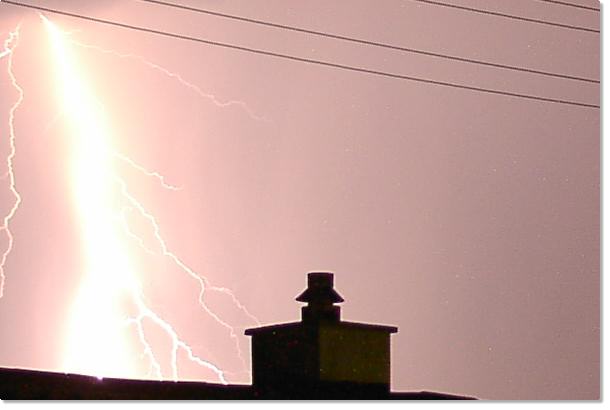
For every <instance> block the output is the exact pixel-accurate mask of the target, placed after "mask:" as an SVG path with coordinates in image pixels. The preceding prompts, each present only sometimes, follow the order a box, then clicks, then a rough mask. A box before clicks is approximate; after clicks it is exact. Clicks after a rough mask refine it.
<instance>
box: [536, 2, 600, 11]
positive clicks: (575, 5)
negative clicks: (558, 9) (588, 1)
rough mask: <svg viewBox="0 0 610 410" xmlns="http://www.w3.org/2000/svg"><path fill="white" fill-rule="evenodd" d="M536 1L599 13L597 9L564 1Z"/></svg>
mask: <svg viewBox="0 0 610 410" xmlns="http://www.w3.org/2000/svg"><path fill="white" fill-rule="evenodd" d="M537 1H543V2H545V3H555V4H559V5H562V6H568V7H576V8H579V9H585V10H593V11H597V12H599V9H596V8H595V7H589V6H583V5H581V4H574V3H568V2H566V1H558V0H537Z"/></svg>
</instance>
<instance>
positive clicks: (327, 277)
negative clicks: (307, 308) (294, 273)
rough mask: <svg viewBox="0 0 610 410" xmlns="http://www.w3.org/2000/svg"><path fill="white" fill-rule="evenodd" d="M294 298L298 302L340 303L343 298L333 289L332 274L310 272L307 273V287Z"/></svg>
mask: <svg viewBox="0 0 610 410" xmlns="http://www.w3.org/2000/svg"><path fill="white" fill-rule="evenodd" d="M296 300H297V301H298V302H307V303H311V302H322V303H330V304H333V303H341V302H343V301H344V300H343V298H342V297H341V295H339V294H338V293H337V291H335V290H334V289H333V274H332V273H329V272H310V273H308V274H307V289H305V291H304V292H303V293H301V294H300V295H299V296H297V298H296Z"/></svg>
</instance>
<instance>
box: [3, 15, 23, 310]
mask: <svg viewBox="0 0 610 410" xmlns="http://www.w3.org/2000/svg"><path fill="white" fill-rule="evenodd" d="M20 25H21V24H19V25H17V27H16V28H15V30H13V31H11V32H10V33H9V35H8V38H7V39H6V40H5V41H4V44H3V45H4V50H3V51H2V52H1V53H0V58H3V57H8V64H7V72H8V76H9V78H10V80H11V84H12V86H13V87H14V88H15V89H16V90H17V93H18V97H17V101H15V103H14V104H13V106H12V107H11V108H10V110H9V115H8V134H9V135H8V141H9V153H8V156H7V157H6V168H7V171H6V175H7V176H8V180H9V182H8V185H9V190H10V192H11V194H12V196H13V198H14V202H13V205H12V207H11V208H10V209H9V211H8V213H7V214H6V215H5V216H4V218H2V226H0V232H5V233H6V236H7V239H8V244H7V247H6V249H5V250H4V252H3V253H2V256H1V257H0V298H2V296H3V295H4V282H5V280H6V275H5V266H6V260H7V258H8V255H9V254H10V253H11V250H12V249H13V243H14V240H15V238H14V237H13V234H12V232H11V230H10V227H9V225H10V222H11V220H12V219H13V217H14V216H15V213H16V212H17V209H19V204H21V196H20V195H19V192H18V191H17V187H16V184H15V172H14V169H13V160H14V159H15V155H16V153H17V149H16V146H15V113H16V111H17V108H19V106H20V105H21V102H22V101H23V89H22V88H21V87H20V86H19V84H18V83H17V78H16V77H15V74H14V73H13V55H14V51H15V49H16V48H17V43H18V41H19V28H20Z"/></svg>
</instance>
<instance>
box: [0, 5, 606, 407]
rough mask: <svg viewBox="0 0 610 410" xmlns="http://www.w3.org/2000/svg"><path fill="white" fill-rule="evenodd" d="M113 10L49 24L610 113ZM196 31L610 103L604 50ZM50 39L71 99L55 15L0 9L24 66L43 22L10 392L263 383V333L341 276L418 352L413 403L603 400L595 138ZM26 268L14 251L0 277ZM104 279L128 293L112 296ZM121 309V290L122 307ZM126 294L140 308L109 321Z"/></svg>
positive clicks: (467, 25)
mask: <svg viewBox="0 0 610 410" xmlns="http://www.w3.org/2000/svg"><path fill="white" fill-rule="evenodd" d="M572 1H573V2H575V3H576V2H577V1H576V0H572ZM454 2H455V4H458V3H459V4H463V5H468V6H473V7H480V8H486V9H493V10H497V11H501V12H505V13H512V14H518V15H524V16H529V17H534V18H544V19H548V20H553V21H560V22H563V23H566V24H578V25H584V26H588V27H599V14H598V13H595V12H591V11H586V10H579V9H574V8H569V7H564V6H558V5H552V4H549V3H544V2H538V1H532V0H519V1H512V2H487V1H482V0H480V1H479V0H469V1H467V0H460V1H459V2H458V0H455V1H454ZM32 3H35V2H32ZM97 3H98V4H97V5H96V6H91V5H87V4H86V2H76V1H47V2H44V5H45V6H46V7H58V8H61V9H64V10H70V11H73V12H82V13H84V14H88V15H95V16H98V17H102V18H108V19H112V20H119V21H123V22H129V23H133V24H139V25H144V26H148V27H154V28H157V29H164V30H170V31H174V32H179V33H184V34H189V35H194V36H199V37H204V38H209V39H212V40H217V41H223V42H231V43H235V44H240V45H244V46H248V47H255V48H264V49H268V50H272V51H276V52H279V53H287V54H294V55H299V56H303V57H310V58H316V59H322V60H330V61H337V62H340V63H343V64H353V65H359V66H363V67H367V68H371V69H378V70H387V71H391V72H399V73H402V74H405V75H413V76H419V77H426V78H433V79H437V80H441V81H453V82H459V83H464V84H469V85H476V86H483V87H489V88H496V89H503V90H508V91H512V92H520V93H527V94H538V95H544V96H547V97H552V98H564V99H570V100H576V101H582V102H588V103H594V104H598V103H599V85H598V84H590V83H583V82H578V81H572V80H564V79H552V78H545V77H541V76H537V75H532V74H525V73H515V72H507V71H502V70H498V69H492V68H481V67H476V66H472V65H468V64H464V63H456V62H449V61H442V60H438V59H431V58H430V57H424V56H416V55H410V54H401V53H397V52H391V51H389V50H379V49H374V48H371V47H365V46H358V45H350V44H345V43H341V42H338V41H331V40H329V39H319V38H313V37H311V36H307V35H304V34H297V33H289V32H283V31H278V30H273V29H270V28H261V27H256V26H251V25H246V24H244V23H238V22H231V21H227V20H222V19H219V18H212V17H209V16H204V15H197V14H193V13H189V12H184V11H182V12H180V11H176V10H169V9H166V8H163V7H158V6H157V7H153V6H151V5H148V4H144V3H141V2H138V1H129V2H114V1H107V2H97ZM580 3H582V4H595V3H594V2H587V1H585V0H581V1H580ZM183 4H197V5H199V6H202V7H205V8H210V9H214V10H218V11H222V12H226V13H233V14H238V15H243V16H249V17H253V18H260V19H265V20H270V21H274V22H279V23H283V24H291V25H296V26H300V27H306V28H310V29H314V30H321V31H330V32H335V33H341V34H345V35H353V36H356V37H359V38H366V39H371V40H376V41H382V42H388V43H392V44H401V45H404V46H408V47H413V48H419V49H425V50H430V51H436V52H446V53H450V54H454V55H460V56H468V57H473V58H474V57H476V58H480V59H485V60H490V61H495V62H499V63H504V64H513V65H521V66H525V67H532V68H536V69H541V70H547V71H554V72H560V73H566V74H572V75H578V76H583V77H589V78H599V75H600V73H599V35H597V34H594V33H584V32H578V31H573V30H566V29H560V28H553V27H546V26H540V25H534V24H531V23H525V22H516V21H511V20H506V19H504V20H503V19H499V18H496V17H492V16H482V15H477V14H473V13H468V12H464V11H459V10H452V9H446V8H439V7H434V6H430V5H424V4H421V3H417V2H412V1H408V0H401V1H398V0H396V1H387V2H382V4H376V5H375V6H374V7H373V6H371V4H372V3H370V2H364V1H354V2H349V6H348V4H347V2H341V1H336V2H326V1H315V2H306V3H303V4H301V2H296V1H291V2H285V1H265V2H259V1H243V2H225V1H203V2H202V1H199V2H190V3H189V2H188V1H186V0H184V1H183ZM47 17H48V18H49V19H51V21H53V23H54V24H56V25H57V27H60V28H61V30H63V31H65V32H66V33H62V36H65V38H64V39H65V46H66V47H67V48H66V49H65V50H64V52H66V53H69V54H70V55H71V58H70V61H72V65H71V66H70V67H71V68H69V70H67V71H63V72H64V77H63V79H62V77H61V72H62V69H61V67H59V68H58V61H60V60H62V59H58V58H57V56H58V49H57V48H54V47H53V42H52V41H51V39H50V37H49V29H48V27H46V28H45V25H44V24H43V22H42V20H41V19H40V17H39V16H38V14H37V13H35V12H33V11H28V10H23V9H17V8H15V7H10V6H6V5H0V40H1V41H2V42H4V41H5V40H6V39H8V38H9V33H10V32H11V31H13V30H15V28H16V27H17V25H18V24H19V23H20V22H21V26H20V28H19V43H18V45H17V47H16V48H15V49H14V52H13V53H10V54H9V53H8V52H6V50H4V49H0V135H1V138H0V158H2V163H1V164H2V165H0V167H1V168H0V176H2V177H3V178H2V179H0V215H1V216H2V217H4V216H5V215H7V214H8V213H9V212H10V210H11V207H12V206H13V205H14V203H15V199H14V195H13V194H12V192H11V189H10V178H9V176H8V175H6V174H5V173H6V172H7V171H8V170H7V168H6V161H5V159H6V158H7V156H9V155H10V153H11V144H10V138H9V136H10V135H11V127H12V130H13V131H14V135H15V148H16V150H15V152H16V154H15V157H14V158H13V165H14V176H15V183H16V185H15V186H16V188H17V190H18V192H19V195H20V197H21V199H22V202H21V203H20V204H19V209H18V210H17V212H16V213H15V216H14V218H13V219H12V220H11V225H10V229H11V232H12V235H13V237H14V243H13V249H12V251H11V253H10V254H9V255H8V258H7V261H6V264H5V267H4V273H5V275H6V280H5V283H4V294H3V296H2V298H1V299H0V334H2V337H1V338H0V366H6V367H26V368H38V369H48V370H58V371H67V370H69V369H72V370H74V369H76V368H77V367H78V366H81V369H82V371H84V372H87V370H86V368H97V369H101V373H103V374H99V375H107V376H108V375H113V374H118V375H126V376H128V377H151V378H155V377H158V376H159V375H161V377H163V378H167V379H172V378H176V376H177V378H179V379H184V380H208V381H219V379H220V378H222V377H226V380H227V381H228V382H231V383H248V382H249V381H250V376H249V374H248V373H247V370H248V369H249V364H250V362H249V355H250V350H249V339H248V338H246V337H245V336H243V329H244V328H246V327H253V326H256V325H257V319H258V321H260V323H264V324H268V323H276V322H283V321H293V320H298V318H299V307H298V304H297V303H296V302H295V301H294V297H295V296H296V295H297V294H299V292H300V291H302V290H303V288H304V287H305V282H306V277H305V274H306V272H308V271H312V270H326V271H333V272H335V273H336V277H335V285H336V288H337V290H338V291H339V292H340V293H341V295H342V296H343V297H344V298H345V299H346V302H345V304H344V305H343V317H344V318H346V319H349V320H354V321H364V322H374V323H385V324H391V325H396V326H398V328H399V333H398V334H396V335H394V336H393V342H392V360H393V363H392V388H393V389H394V390H423V389H425V390H435V391H443V392H449V393H463V394H468V395H473V396H478V397H482V398H492V399H536V398H544V399H577V398H596V397H598V394H599V337H600V331H599V323H600V322H599V306H600V301H599V169H600V168H599V167H600V163H599V146H600V139H599V127H600V119H599V115H600V111H599V110H596V109H590V108H582V107H571V106H562V105H558V104H550V103H541V102H533V101H527V100H522V99H515V98H509V97H502V96H495V95H486V94H480V93H473V92H469V91H465V90H455V89H447V88H442V87H438V86H432V85H427V84H420V83H413V82H407V81H398V80H392V79H388V78H379V77H374V76H368V75H364V74H359V73H351V72H344V71H338V70H334V69H330V68H324V67H315V66H311V65H304V64H300V63H296V62H289V61H281V60H277V59H272V58H268V57H262V56H255V55H251V54H245V53H241V52H237V51H230V50H224V49H219V48H213V47H208V46H203V45H198V44H194V43H189V42H184V41H178V40H172V39H167V38H162V37H158V36H153V35H149V34H143V33H136V32H132V31H127V30H121V29H115V28H109V27H106V26H100V25H96V24H93V23H90V22H84V21H80V20H75V19H70V18H65V17H60V16H53V15H50V14H49V15H47ZM67 60H68V59H65V61H67ZM9 62H10V64H11V67H10V68H12V70H11V72H12V73H13V74H14V78H15V80H16V81H17V83H18V87H19V88H21V89H22V90H23V101H21V102H20V104H19V105H18V106H17V108H16V109H15V110H12V109H13V108H14V107H15V106H16V104H17V102H18V101H19V96H20V93H19V88H17V87H16V86H15V84H14V83H13V81H12V78H11V75H10V74H11V72H9ZM66 67H67V66H66ZM64 68H65V67H64ZM62 90H63V91H62ZM66 90H72V91H71V92H72V93H73V94H74V93H76V95H79V96H78V101H80V103H78V102H75V101H76V100H70V98H69V94H70V93H67V94H63V95H64V97H65V96H66V95H68V97H66V100H64V103H61V101H62V98H61V96H62V92H63V93H66ZM85 95H86V96H87V97H85ZM83 99H88V100H89V103H87V104H83V103H82V101H83ZM11 112H13V114H14V120H13V121H12V125H11V122H10V118H11ZM98 115H99V117H98ZM79 130H80V131H79ZM83 135H87V136H88V137H87V139H80V137H79V136H83ZM155 172H157V173H155ZM100 173H101V174H100ZM161 176H162V177H161ZM96 178H100V180H99V181H101V182H99V181H98V182H99V183H93V182H91V181H95V180H96ZM117 178H118V179H117ZM88 181H89V182H88ZM104 184H109V185H108V186H106V188H103V187H104V186H105V185H104ZM100 187H102V188H100ZM100 189H102V190H101V191H100ZM104 189H105V190H106V191H104ZM104 192H105V193H104ZM126 192H128V195H125V193H126ZM140 207H141V208H140ZM108 210H110V211H108ZM83 212H84V213H83ZM151 218H154V221H153V219H151ZM152 222H155V224H156V226H157V230H156V229H155V224H153V223H152ZM87 235H89V236H87ZM87 238H88V239H87ZM104 238H106V239H104ZM160 238H162V239H163V242H161V241H160V240H159V239H160ZM88 240H93V241H94V242H95V243H96V245H91V243H89V242H88ZM7 246H8V238H7V236H6V235H5V233H0V252H4V250H5V249H7ZM92 249H93V250H95V251H94V254H93V255H92ZM92 261H96V262H95V263H93V264H92ZM94 265H95V266H97V267H100V266H102V267H103V271H104V272H107V271H111V272H112V274H111V275H105V276H102V277H103V279H101V280H100V279H99V277H97V279H96V276H95V274H92V273H91V272H92V271H94V270H95V269H93V270H92V269H91V266H94ZM126 272H128V273H126ZM119 273H120V274H119ZM126 278H127V279H126ZM117 281H124V282H123V284H122V285H121V286H122V287H119V288H114V287H112V289H111V290H107V289H106V286H111V285H109V283H110V284H112V283H115V282H117ZM212 286H216V288H215V289H212ZM117 289H119V290H120V289H122V290H121V291H120V292H119V293H121V292H123V293H125V292H126V293H125V294H126V295H127V296H125V294H121V295H119V294H115V295H114V296H113V299H112V301H109V299H108V298H107V297H105V296H104V295H108V294H112V292H117V291H118V290H117ZM202 289H208V292H207V293H206V296H205V305H203V306H202V303H201V296H202ZM104 304H108V305H104ZM76 306H81V308H76ZM82 306H86V308H83V307H82ZM113 309H114V310H113ZM109 311H112V314H106V313H107V312H109ZM88 318H93V319H92V320H89V319H88ZM136 319H137V320H136ZM106 321H110V322H111V323H116V322H121V323H122V324H123V328H120V329H118V328H117V327H115V326H114V325H108V323H106ZM79 329H80V330H79ZM103 329H108V330H107V331H104V330H103ZM117 329H118V330H117ZM112 332H117V333H115V334H113V333H112ZM143 335H144V336H143ZM117 341H120V343H118V342H117ZM143 342H146V343H143ZM113 343H114V344H116V346H114V345H113ZM84 345H86V347H84ZM146 345H149V347H150V350H146V348H145V346H146ZM91 351H98V352H103V353H100V354H99V355H97V356H95V357H91V356H90V352H91ZM71 355H72V356H71ZM105 355H106V356H105ZM70 356H71V357H72V363H70V361H66V357H70ZM119 357H128V358H129V359H128V360H117V358H119ZM153 359H154V360H153ZM113 360H114V361H113ZM74 363H76V365H75V364H74ZM116 363H120V364H121V365H125V368H118V367H117V366H119V365H118V364H116ZM104 366H107V367H108V368H104ZM218 369H222V371H223V373H222V375H219V372H218ZM93 373H96V372H95V371H94V372H93Z"/></svg>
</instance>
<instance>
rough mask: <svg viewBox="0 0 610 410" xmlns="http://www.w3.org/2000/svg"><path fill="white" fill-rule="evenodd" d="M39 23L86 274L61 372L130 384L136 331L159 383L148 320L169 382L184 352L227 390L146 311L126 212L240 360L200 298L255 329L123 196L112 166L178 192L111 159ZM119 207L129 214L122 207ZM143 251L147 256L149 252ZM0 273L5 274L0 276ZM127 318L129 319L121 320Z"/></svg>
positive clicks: (84, 95) (58, 45) (86, 99)
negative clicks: (188, 281) (164, 355)
mask: <svg viewBox="0 0 610 410" xmlns="http://www.w3.org/2000/svg"><path fill="white" fill-rule="evenodd" d="M41 18H42V20H43V22H44V25H45V27H46V29H47V33H48V35H49V38H50V42H51V46H52V50H53V56H54V63H55V68H56V76H57V84H58V91H59V94H60V96H61V103H62V111H63V113H64V116H65V117H66V119H67V121H69V124H70V128H71V137H70V138H71V139H70V147H71V148H72V152H71V161H70V162H71V180H72V186H73V196H74V203H75V208H76V210H77V212H78V215H79V218H80V221H81V224H80V226H81V227H82V228H81V229H82V233H81V235H82V238H83V248H84V250H85V253H86V260H87V268H86V273H85V275H84V278H83V280H82V283H81V286H80V289H79V293H78V296H77V297H76V300H75V302H74V305H73V308H72V312H73V317H72V318H71V321H70V325H69V331H68V336H67V346H66V363H65V369H66V370H67V371H71V372H76V373H85V374H94V375H97V376H98V377H101V376H114V377H132V376H133V375H134V368H133V366H134V361H133V359H132V358H131V356H132V355H131V353H130V344H129V338H128V333H127V331H128V330H129V329H130V326H129V325H132V326H135V329H136V331H137V336H138V339H139V342H140V343H141V344H142V345H143V347H144V353H145V354H146V356H147V357H148V359H149V360H150V367H151V371H153V372H154V374H155V376H156V377H158V378H162V370H161V365H160V364H159V362H158V361H157V359H156V357H155V354H154V353H153V349H152V348H151V346H150V345H149V343H148V341H147V338H146V334H145V332H144V328H143V321H144V320H148V321H150V322H151V323H153V324H154V325H155V326H157V327H158V328H160V329H161V330H162V331H164V332H165V333H166V334H167V335H168V336H169V338H170V339H171V341H172V350H171V355H170V356H171V367H172V369H171V370H172V377H173V379H174V380H177V379H178V364H177V353H178V351H179V350H183V351H184V352H185V353H186V354H187V357H188V358H189V360H191V361H192V362H194V363H196V364H198V365H200V366H202V367H205V368H207V369H209V370H211V371H213V372H214V373H215V374H216V376H217V378H218V380H219V381H220V382H222V383H226V379H225V373H224V372H223V371H222V370H221V369H220V368H219V367H218V366H216V365H215V364H213V363H211V362H209V361H206V360H204V359H202V358H200V357H198V356H196V355H195V354H194V353H193V351H192V349H191V348H190V347H189V345H188V344H187V343H186V342H185V341H184V340H182V339H181V338H180V336H179V335H178V334H177V332H176V331H175V330H174V328H173V327H172V326H171V325H170V324H169V323H168V322H166V321H165V320H164V319H162V318H161V317H160V316H159V315H158V314H156V313H155V312H154V311H153V310H152V309H151V308H150V307H149V306H147V304H146V303H145V298H144V296H143V294H142V289H141V285H140V281H139V280H138V275H137V273H136V272H135V271H134V269H133V267H132V266H131V262H130V258H129V255H128V252H127V244H126V242H125V241H126V240H129V239H134V238H135V239H137V240H139V242H140V244H142V241H141V239H139V238H137V237H136V236H135V234H133V233H131V232H130V231H129V230H128V228H127V223H126V220H125V218H126V216H125V214H126V211H130V210H135V211H136V212H139V213H140V215H141V216H143V217H144V218H146V220H148V221H149V223H150V224H151V225H152V226H153V228H154V232H155V238H156V240H157V241H158V244H159V248H160V249H161V252H160V253H161V254H162V255H164V256H166V257H168V258H170V259H171V260H172V261H173V262H174V263H176V264H177V265H178V266H179V267H180V268H181V269H182V270H183V271H184V272H186V273H187V274H188V275H189V276H190V277H192V278H193V279H195V280H196V281H197V282H198V284H199V286H200V293H199V304H200V305H201V307H202V308H203V310H204V311H205V312H206V313H207V314H209V315H210V316H211V317H212V318H214V319H215V320H216V321H217V322H218V323H219V324H221V325H222V326H224V327H225V328H227V329H228V330H229V332H230V336H231V337H232V338H233V339H234V340H235V341H236V347H237V349H238V353H239V355H240V358H242V360H243V357H242V355H241V351H240V350H239V344H238V343H237V339H236V334H235V331H234V329H233V328H232V327H231V326H230V325H229V324H228V323H226V322H225V321H223V320H222V319H221V318H220V317H219V316H218V315H217V314H216V313H214V312H213V311H212V310H211V309H210V308H209V307H208V306H207V305H206V304H205V302H204V293H205V291H207V290H211V291H216V292H221V293H223V294H225V295H228V296H229V297H230V298H231V300H232V302H233V303H234V304H235V305H236V306H237V307H238V308H239V309H241V310H242V311H243V312H244V313H245V314H246V315H248V317H249V318H251V319H252V320H254V321H256V322H258V321H257V320H256V318H254V317H253V316H252V315H250V314H249V313H248V312H247V310H246V309H245V307H244V306H243V305H241V304H240V303H239V302H238V301H237V299H236V298H235V296H234V295H233V294H232V293H231V292H230V291H229V290H228V289H226V288H219V287H213V286H210V285H209V283H208V281H207V279H205V278H204V277H202V276H200V275H198V274H196V273H195V272H194V271H192V270H191V269H190V268H188V267H187V266H186V265H185V264H184V263H183V262H182V261H181V260H180V259H179V258H178V257H177V256H176V255H174V254H173V253H171V252H170V251H169V249H168V247H167V245H166V243H165V241H164V240H163V238H162V237H161V234H160V229H159V226H158V224H157V222H156V220H155V218H154V217H153V216H152V214H150V212H148V211H147V210H146V209H145V208H144V207H143V206H142V205H141V204H140V203H139V202H138V201H137V200H136V199H135V198H134V197H133V196H132V195H131V194H130V193H129V192H128V190H127V184H126V183H125V181H124V180H123V179H122V178H120V176H119V175H118V173H117V172H116V171H115V169H114V167H113V164H114V161H115V160H116V159H117V158H119V159H121V160H123V161H127V162H128V163H129V164H130V165H131V166H133V167H135V168H136V169H138V170H139V171H141V172H143V173H144V174H146V175H148V176H152V177H155V178H157V179H159V181H160V182H161V183H162V185H163V186H164V187H165V188H167V189H171V190H175V189H177V188H176V187H174V186H172V185H169V184H166V183H165V182H164V178H163V176H162V175H160V174H158V173H156V172H152V171H147V170H146V169H144V168H143V167H141V166H139V165H138V164H136V163H135V162H133V161H131V160H130V159H129V158H127V157H124V156H121V155H120V154H117V153H116V151H115V150H114V147H113V144H112V140H111V138H110V135H111V133H110V132H109V131H108V129H107V128H106V122H105V120H104V118H103V117H104V116H103V110H102V108H101V105H100V104H99V103H98V102H96V101H95V99H94V98H93V97H92V96H91V94H90V93H89V91H88V90H87V87H86V86H85V83H84V82H83V79H82V78H81V76H80V75H79V73H78V70H77V69H76V64H75V62H74V59H73V57H72V56H71V54H70V49H69V47H67V44H68V41H67V40H66V39H65V35H64V33H63V32H61V31H60V30H59V29H58V27H57V26H56V25H54V24H53V23H52V22H50V21H49V20H48V19H47V18H45V17H44V16H42V15H41ZM11 39H12V37H11ZM7 42H8V43H7ZM7 42H5V50H10V51H12V50H13V49H14V46H13V48H9V46H10V45H11V42H10V41H8V40H7ZM10 51H7V52H10ZM11 57H12V54H9V59H10V58H11ZM9 73H10V63H9ZM11 74H12V73H11ZM11 78H12V79H13V84H14V85H15V87H16V88H17V89H19V90H20V93H21V94H20V95H21V97H20V100H19V102H20V101H21V98H22V92H21V89H20V88H18V86H17V84H16V81H14V76H12V75H11ZM19 102H18V103H16V104H15V106H13V109H12V110H11V124H12V116H13V115H14V110H15V109H16V108H17V106H18V105H19ZM11 142H12V143H13V145H12V147H13V150H12V156H9V161H8V164H9V176H10V183H11V188H12V190H13V193H14V195H15V197H16V198H17V203H16V204H15V207H14V208H13V210H12V211H11V213H10V214H9V215H8V216H7V217H5V218H4V226H3V227H2V228H3V229H4V230H6V231H7V232H9V231H8V228H7V227H8V221H10V219H11V218H12V216H13V214H14V212H15V210H16V209H17V207H18V205H19V200H20V198H19V195H18V194H17V191H16V190H15V189H14V178H13V173H12V162H11V161H12V157H13V156H14V133H13V128H12V125H11ZM124 202H127V203H128V204H129V206H123V207H121V206H120V205H119V204H121V203H124ZM9 235H10V233H9ZM11 240H12V237H11ZM11 243H12V242H11ZM9 251H10V249H9ZM9 251H7V253H6V254H4V257H3V260H4V259H6V255H7V254H8V252H9ZM147 251H148V252H152V251H151V250H149V249H147ZM0 268H2V265H0ZM0 273H3V271H1V270H0ZM2 279H3V278H2ZM126 306H129V308H126ZM127 309H130V312H131V313H130V314H129V315H126V313H125V310H127ZM127 316H129V317H130V319H127V320H126V319H125V318H126V317H127Z"/></svg>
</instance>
